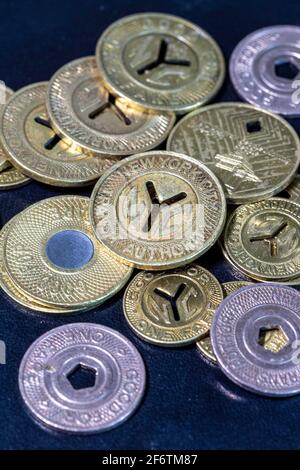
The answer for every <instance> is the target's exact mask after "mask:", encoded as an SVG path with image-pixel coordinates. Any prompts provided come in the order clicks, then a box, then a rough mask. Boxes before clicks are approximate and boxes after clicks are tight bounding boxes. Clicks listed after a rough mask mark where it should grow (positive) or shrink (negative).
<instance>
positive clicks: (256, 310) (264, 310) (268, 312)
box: [210, 284, 300, 397]
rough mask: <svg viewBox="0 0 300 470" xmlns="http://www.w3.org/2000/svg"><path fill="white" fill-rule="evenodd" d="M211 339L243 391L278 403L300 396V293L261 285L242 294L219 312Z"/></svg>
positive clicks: (223, 365) (230, 298) (231, 298)
mask: <svg viewBox="0 0 300 470" xmlns="http://www.w3.org/2000/svg"><path fill="white" fill-rule="evenodd" d="M274 332H276V335H275V336H274ZM270 333H272V335H270ZM210 334H211V340H212V345H213V350H214V353H215V355H216V357H217V361H218V363H219V366H220V367H221V369H222V370H223V372H224V373H225V374H226V375H227V376H228V377H229V378H230V379H231V380H232V381H233V382H235V383H236V384H237V385H239V386H240V387H243V388H245V389H247V390H250V391H252V392H255V393H258V394H261V395H268V396H273V397H283V396H289V395H295V394H297V393H300V360H299V344H300V343H299V340H300V292H298V291H297V290H296V289H293V288H292V287H287V286H282V285H278V284H268V285H266V284H259V285H255V286H250V287H245V288H243V289H240V290H238V291H237V292H235V293H233V294H231V295H229V296H228V297H226V299H225V300H224V301H223V302H222V303H221V305H220V306H219V308H218V309H217V311H216V313H215V316H214V319H213V323H212V327H211V332H210ZM268 337H269V338H270V337H271V339H270V340H268ZM274 338H277V340H275V339H274Z"/></svg>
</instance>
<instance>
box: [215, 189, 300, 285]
mask: <svg viewBox="0 0 300 470" xmlns="http://www.w3.org/2000/svg"><path fill="white" fill-rule="evenodd" d="M224 248H225V250H226V252H227V255H228V257H229V258H230V259H231V260H232V262H233V263H234V265H235V266H237V267H238V269H240V270H241V271H242V272H244V273H246V274H247V275H248V276H250V277H252V278H254V279H258V280H268V281H277V280H278V281H290V280H293V279H295V278H299V276H300V205H299V204H297V203H295V202H291V201H290V200H288V199H281V198H272V199H268V200H266V201H260V202H255V203H252V204H247V205H244V206H240V207H238V208H237V209H236V210H235V212H234V213H233V214H232V215H231V216H230V217H229V219H228V222H227V226H226V229H225V232H224Z"/></svg>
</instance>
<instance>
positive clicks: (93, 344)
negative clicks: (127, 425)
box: [19, 323, 146, 434]
mask: <svg viewBox="0 0 300 470" xmlns="http://www.w3.org/2000/svg"><path fill="white" fill-rule="evenodd" d="M145 375H146V374H145V366H144V363H143V359H142V357H141V355H140V354H139V352H138V351H137V349H136V348H135V347H134V346H133V344H132V343H131V342H130V341H129V340H128V339H127V338H125V336H123V335H121V334H120V333H119V332H117V331H115V330H112V329H111V328H108V327H106V326H102V325H95V324H93V323H73V324H70V325H63V326H60V327H58V328H54V329H53V330H51V331H48V332H47V333H45V334H44V335H43V336H41V337H40V338H38V339H37V340H36V341H35V342H34V343H33V344H32V345H31V346H30V348H29V349H28V351H27V352H26V354H25V356H24V357H23V359H22V362H21V365H20V370H19V388H20V392H21V395H22V398H23V400H24V402H25V404H26V406H27V407H28V409H29V411H30V412H31V414H32V415H33V417H34V418H36V419H37V420H39V421H40V422H41V423H43V424H45V425H46V426H49V427H51V428H54V429H56V430H58V431H65V432H71V433H85V434H86V433H95V432H101V431H107V430H109V429H111V428H114V427H116V426H118V425H120V424H121V423H123V422H124V421H125V420H126V419H128V418H129V417H130V416H131V415H132V414H133V412H134V411H135V410H136V408H137V406H138V405H139V404H140V402H141V399H142V396H143V394H144V389H145V381H146V377H145Z"/></svg>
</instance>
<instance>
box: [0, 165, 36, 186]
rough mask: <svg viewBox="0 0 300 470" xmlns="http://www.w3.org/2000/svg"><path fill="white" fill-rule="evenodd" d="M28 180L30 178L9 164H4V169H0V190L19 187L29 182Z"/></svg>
mask: <svg viewBox="0 0 300 470" xmlns="http://www.w3.org/2000/svg"><path fill="white" fill-rule="evenodd" d="M30 181H31V179H30V178H28V177H27V176H25V175H23V174H22V173H20V171H19V170H17V169H16V168H14V167H12V166H11V165H9V166H5V169H4V170H2V171H0V191H1V190H6V189H14V188H19V187H20V186H24V185H25V184H27V183H30Z"/></svg>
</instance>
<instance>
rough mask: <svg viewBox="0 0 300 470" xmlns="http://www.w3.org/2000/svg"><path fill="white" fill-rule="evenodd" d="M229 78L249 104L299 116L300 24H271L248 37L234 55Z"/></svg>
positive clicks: (231, 60)
mask: <svg viewBox="0 0 300 470" xmlns="http://www.w3.org/2000/svg"><path fill="white" fill-rule="evenodd" d="M230 77H231V81H232V83H233V85H234V87H235V89H236V91H237V93H238V94H239V95H240V96H241V97H242V98H243V99H244V100H246V101H248V102H249V103H252V104H255V105H257V106H260V107H262V108H266V109H268V110H270V111H273V112H275V113H280V114H284V115H286V116H293V115H294V116H297V115H299V114H300V98H299V84H300V82H299V79H300V28H299V26H290V25H280V26H270V27H267V28H263V29H259V30H258V31H254V32H253V33H251V34H249V35H248V36H246V37H245V38H244V39H243V40H242V41H241V42H240V43H239V44H238V45H237V46H236V48H235V49H234V51H233V53H232V55H231V58H230Z"/></svg>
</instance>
